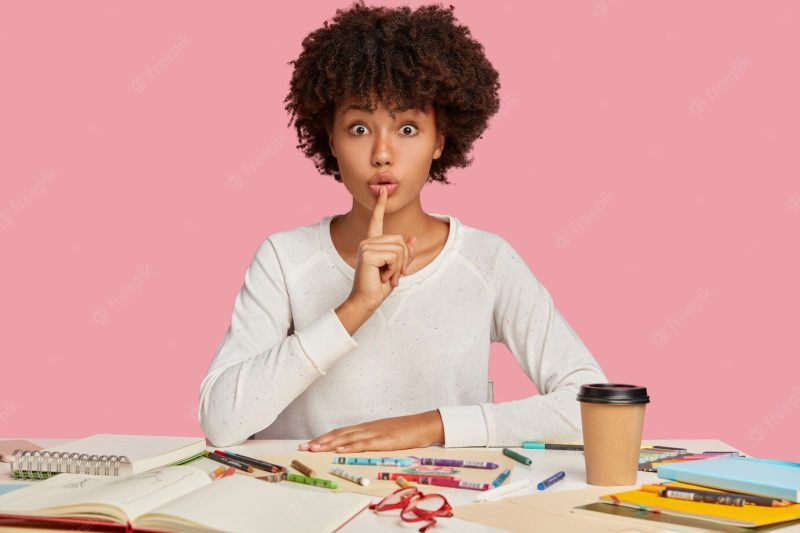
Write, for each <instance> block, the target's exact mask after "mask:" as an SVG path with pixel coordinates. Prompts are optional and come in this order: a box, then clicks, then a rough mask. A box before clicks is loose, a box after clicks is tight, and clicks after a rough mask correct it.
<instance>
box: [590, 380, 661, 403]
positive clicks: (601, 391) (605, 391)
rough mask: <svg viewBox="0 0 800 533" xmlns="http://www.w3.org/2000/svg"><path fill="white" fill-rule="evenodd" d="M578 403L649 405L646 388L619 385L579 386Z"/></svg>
mask: <svg viewBox="0 0 800 533" xmlns="http://www.w3.org/2000/svg"><path fill="white" fill-rule="evenodd" d="M578 401H579V402H586V403H606V404H614V405H627V404H635V403H650V396H648V395H647V388H646V387H637V386H636V385H624V384H621V383H593V384H591V385H581V390H580V391H578Z"/></svg>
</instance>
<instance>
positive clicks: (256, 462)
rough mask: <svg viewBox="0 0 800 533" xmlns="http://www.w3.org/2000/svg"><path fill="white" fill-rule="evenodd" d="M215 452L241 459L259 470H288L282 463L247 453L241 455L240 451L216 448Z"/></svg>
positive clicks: (273, 471) (276, 471)
mask: <svg viewBox="0 0 800 533" xmlns="http://www.w3.org/2000/svg"><path fill="white" fill-rule="evenodd" d="M214 453H215V454H217V455H221V456H222V457H227V458H229V459H233V460H235V461H239V462H240V463H244V464H246V465H250V466H253V467H255V468H258V469H259V470H264V471H265V472H272V473H275V474H278V473H280V472H286V468H284V467H282V466H280V465H276V464H272V463H268V462H267V461H262V460H260V459H253V458H252V457H247V456H246V455H239V454H238V453H233V452H228V451H225V450H214Z"/></svg>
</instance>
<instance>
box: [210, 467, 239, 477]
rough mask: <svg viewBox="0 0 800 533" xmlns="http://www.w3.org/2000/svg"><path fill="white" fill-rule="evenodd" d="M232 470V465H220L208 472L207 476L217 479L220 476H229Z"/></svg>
mask: <svg viewBox="0 0 800 533" xmlns="http://www.w3.org/2000/svg"><path fill="white" fill-rule="evenodd" d="M234 472H235V470H234V468H233V467H232V466H228V467H225V466H220V467H219V468H216V469H214V471H213V472H211V473H210V474H209V477H211V479H212V480H214V479H219V478H221V477H228V476H231V475H233V474H234Z"/></svg>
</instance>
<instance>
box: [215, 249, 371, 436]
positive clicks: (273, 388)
mask: <svg viewBox="0 0 800 533" xmlns="http://www.w3.org/2000/svg"><path fill="white" fill-rule="evenodd" d="M293 328H294V324H293V320H292V312H291V306H290V302H289V296H288V292H287V289H286V283H285V278H284V275H283V270H282V265H281V264H280V262H279V259H278V256H277V253H276V251H275V247H274V245H273V243H272V242H271V241H270V239H266V240H265V241H264V242H263V243H262V244H261V246H260V247H259V249H258V251H257V252H256V255H255V257H254V259H253V261H252V263H251V264H250V266H249V268H248V269H247V272H246V273H245V278H244V285H243V286H242V288H241V290H240V291H239V294H238V295H237V297H236V300H235V302H234V306H233V316H232V317H231V324H230V327H229V328H228V331H227V332H226V334H225V336H224V338H223V339H222V342H221V343H220V345H219V347H218V348H217V353H216V356H215V357H214V360H213V361H212V363H211V366H210V368H209V369H208V372H207V373H206V376H205V378H204V379H203V382H202V384H201V385H200V406H199V417H200V425H201V426H202V428H203V432H204V433H205V434H206V436H207V437H208V439H209V440H210V441H211V443H212V444H214V445H216V446H232V445H235V444H239V443H241V442H243V441H245V440H246V439H247V438H248V437H249V436H250V435H252V434H254V433H256V432H258V431H261V430H262V429H264V428H266V427H268V426H269V425H270V424H272V423H273V422H274V421H275V419H276V418H277V417H278V415H279V414H280V413H281V411H283V410H284V409H285V408H286V406H288V405H289V404H290V403H291V402H292V401H293V400H294V399H295V398H296V397H297V396H299V395H300V393H302V392H303V391H304V390H305V389H306V388H307V387H308V386H309V385H311V383H313V382H314V381H315V380H316V379H317V378H319V377H320V376H322V375H324V374H325V373H326V371H327V369H328V368H330V366H331V365H332V364H333V363H334V362H336V361H337V360H338V359H339V358H340V357H342V356H343V355H345V354H346V353H348V352H350V351H352V350H353V349H355V348H357V347H358V344H357V343H356V341H355V340H354V339H353V338H352V337H351V336H350V334H349V333H348V332H347V330H346V329H345V328H344V326H343V325H342V323H341V322H340V321H339V317H338V316H337V315H336V313H335V311H334V310H333V309H332V308H331V309H328V310H327V311H326V312H324V313H323V314H322V315H321V316H320V317H319V318H317V319H316V320H315V321H313V322H311V323H310V324H308V325H306V326H305V327H303V328H302V329H301V330H298V331H293Z"/></svg>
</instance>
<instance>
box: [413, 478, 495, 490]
mask: <svg viewBox="0 0 800 533" xmlns="http://www.w3.org/2000/svg"><path fill="white" fill-rule="evenodd" d="M419 483H421V484H422V485H436V486H438V487H450V488H453V489H469V490H489V489H491V488H492V486H491V485H490V484H488V483H476V482H474V481H464V480H463V479H442V478H441V477H425V476H422V477H420V479H419Z"/></svg>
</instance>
